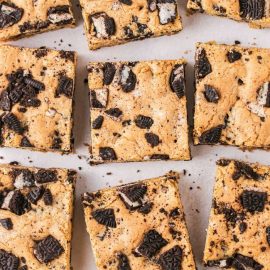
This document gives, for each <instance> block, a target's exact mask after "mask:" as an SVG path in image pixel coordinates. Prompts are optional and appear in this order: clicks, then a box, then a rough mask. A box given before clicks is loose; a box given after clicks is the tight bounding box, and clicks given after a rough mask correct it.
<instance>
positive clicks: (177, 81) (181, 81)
mask: <svg viewBox="0 0 270 270" xmlns="http://www.w3.org/2000/svg"><path fill="white" fill-rule="evenodd" d="M170 87H171V89H172V91H173V92H175V93H176V95H177V96H178V98H179V99H180V98H182V97H183V96H184V95H185V67H184V65H179V64H177V65H175V66H174V68H173V70H172V72H171V75H170Z"/></svg>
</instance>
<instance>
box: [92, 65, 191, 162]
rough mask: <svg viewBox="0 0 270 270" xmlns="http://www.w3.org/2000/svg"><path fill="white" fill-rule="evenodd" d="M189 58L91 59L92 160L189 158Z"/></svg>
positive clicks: (117, 160) (118, 160) (119, 160)
mask: <svg viewBox="0 0 270 270" xmlns="http://www.w3.org/2000/svg"><path fill="white" fill-rule="evenodd" d="M184 69H185V61H184V60H172V61H149V62H117V63H90V64H89V66H88V70H89V88H90V107H91V108H90V109H91V147H90V150H91V154H92V163H103V162H110V161H116V162H125V161H143V160H158V159H159V160H168V159H172V160H189V159H190V152H189V145H188V126H187V112H186V97H185V76H184V73H185V70H184Z"/></svg>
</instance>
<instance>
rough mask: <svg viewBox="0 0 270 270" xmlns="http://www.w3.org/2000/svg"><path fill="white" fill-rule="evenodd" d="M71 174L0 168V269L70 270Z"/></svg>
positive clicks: (59, 171) (68, 172) (73, 180)
mask: <svg viewBox="0 0 270 270" xmlns="http://www.w3.org/2000/svg"><path fill="white" fill-rule="evenodd" d="M75 178H76V173H75V172H74V171H71V170H66V169H40V168H28V167H22V166H11V165H0V269H3V270H4V269H7V270H9V269H10V270H26V269H27V270H37V269H40V270H45V269H55V270H56V269H59V270H60V269H71V268H70V267H71V266H70V258H71V255H70V253H71V246H70V245H71V237H72V216H73V196H74V195H73V193H74V186H75V180H76V179H75Z"/></svg>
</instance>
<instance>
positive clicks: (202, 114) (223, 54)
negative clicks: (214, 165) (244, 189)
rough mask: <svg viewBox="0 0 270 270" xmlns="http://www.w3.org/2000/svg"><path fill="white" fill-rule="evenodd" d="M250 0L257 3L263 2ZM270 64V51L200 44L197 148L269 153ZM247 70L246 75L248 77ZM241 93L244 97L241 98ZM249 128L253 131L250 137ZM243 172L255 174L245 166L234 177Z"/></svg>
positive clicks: (195, 126)
mask: <svg viewBox="0 0 270 270" xmlns="http://www.w3.org/2000/svg"><path fill="white" fill-rule="evenodd" d="M247 2H249V1H247ZM250 2H252V3H254V5H255V2H256V3H257V2H258V3H259V2H260V1H250ZM220 63H222V65H220ZM269 63H270V50H269V49H260V48H243V47H241V46H239V45H233V46H230V45H218V44H215V43H198V44H197V49H196V63H195V81H196V92H195V114H194V129H193V135H194V144H195V145H198V144H209V145H217V144H223V145H232V146H237V147H240V148H241V149H254V148H261V149H270V144H269V137H270V129H269V128H268V126H269V125H270V115H269V113H268V111H269V107H270V90H269V89H270V88H269V80H268V79H267V78H265V76H264V75H263V72H264V70H267V71H269V72H270V64H269ZM243 70H246V71H247V72H246V73H243V72H242V71H243ZM250 72H252V76H254V78H255V77H256V78H257V79H258V80H259V81H258V83H257V85H254V83H253V82H252V81H250V78H249V73H250ZM243 89H244V90H243ZM242 91H245V95H242V94H241V93H242ZM247 119H249V121H247ZM250 130H253V131H254V132H252V133H250ZM239 171H241V169H239ZM244 171H245V172H244ZM241 174H246V175H249V176H250V175H251V174H252V172H250V171H249V170H248V169H247V168H246V169H243V170H242V173H238V175H237V174H236V175H235V177H240V175H241ZM255 177H256V176H255ZM256 178H259V177H258V176H257V177H256Z"/></svg>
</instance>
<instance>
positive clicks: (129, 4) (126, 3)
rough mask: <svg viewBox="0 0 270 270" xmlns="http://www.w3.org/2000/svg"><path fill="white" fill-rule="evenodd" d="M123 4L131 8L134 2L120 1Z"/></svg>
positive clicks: (130, 0) (128, 0) (129, 0)
mask: <svg viewBox="0 0 270 270" xmlns="http://www.w3.org/2000/svg"><path fill="white" fill-rule="evenodd" d="M119 1H120V2H121V3H122V4H125V5H128V6H131V5H132V0H119Z"/></svg>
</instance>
